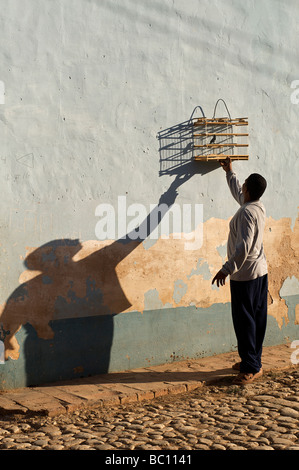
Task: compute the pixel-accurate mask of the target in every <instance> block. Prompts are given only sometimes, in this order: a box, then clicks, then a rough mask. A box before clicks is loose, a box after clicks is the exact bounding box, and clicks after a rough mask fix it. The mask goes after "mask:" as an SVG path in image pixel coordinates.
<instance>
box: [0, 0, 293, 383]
mask: <svg viewBox="0 0 299 470" xmlns="http://www.w3.org/2000/svg"><path fill="white" fill-rule="evenodd" d="M298 16H299V5H298V3H297V2H296V1H295V0H288V2H281V1H279V0H248V1H246V2H240V1H237V0H235V1H234V0H226V1H225V2H224V1H223V0H214V1H210V0H201V1H197V0H185V1H184V2H181V1H170V0H154V1H150V2H149V1H147V0H142V1H135V0H114V1H110V0H97V1H96V0H94V1H92V0H76V1H75V2H71V7H70V6H69V5H66V3H65V2H61V1H59V0H51V1H50V0H44V1H43V2H40V1H38V0H10V1H9V2H5V7H4V8H1V12H0V25H1V44H0V60H1V72H0V74H1V75H0V81H1V83H2V84H4V85H5V87H4V88H5V99H4V100H2V101H1V100H0V142H1V152H0V183H1V194H2V204H1V208H0V210H1V227H0V243H1V246H0V249H1V257H0V270H1V277H0V278H1V285H0V297H1V299H0V304H1V305H3V306H4V305H5V302H6V301H7V299H8V298H9V296H11V294H12V293H13V292H14V291H15V289H17V288H18V286H19V284H20V276H21V274H22V273H23V272H24V270H25V267H24V257H25V256H26V252H27V247H29V248H30V247H40V246H42V245H44V244H46V243H49V242H51V241H53V240H59V239H65V238H70V239H79V240H80V241H82V242H84V241H88V240H94V239H95V226H96V222H97V219H96V217H95V209H96V207H97V206H98V205H99V204H101V203H109V204H112V205H113V206H114V207H117V198H118V196H120V195H126V197H127V202H128V204H132V203H140V204H143V205H145V206H146V207H149V205H150V204H156V203H157V202H158V200H159V198H160V196H161V194H163V192H164V191H165V190H166V189H167V188H168V187H169V185H170V183H171V181H173V179H174V177H173V176H169V175H168V174H166V175H162V176H161V175H160V176H159V171H160V161H159V159H160V157H161V153H160V152H159V139H158V138H157V137H158V134H159V132H161V131H163V130H165V129H167V128H170V127H172V126H174V125H176V124H179V123H182V122H185V121H186V120H188V119H189V117H190V115H191V114H192V112H193V110H194V108H195V107H196V106H198V105H200V106H201V107H202V108H203V110H204V112H205V114H206V116H207V117H212V114H213V111H214V105H215V103H216V101H217V99H218V98H223V99H224V100H225V101H226V103H227V106H228V108H229V111H230V113H231V115H232V116H234V117H244V116H246V117H248V119H249V132H250V159H249V161H248V162H238V163H235V169H236V171H237V172H238V174H239V176H240V179H241V180H243V179H245V177H246V176H247V175H248V174H249V173H250V172H259V173H261V174H263V175H265V177H266V178H267V181H268V189H267V192H266V194H265V196H264V198H263V201H264V204H265V206H266V208H267V214H268V216H269V217H273V218H274V219H275V220H279V219H282V218H290V219H291V221H292V225H294V223H295V220H296V217H297V215H298V206H299V204H298V202H299V201H298V169H299V168H298V161H299V160H298V145H297V144H298V128H299V126H298V120H299V105H298V104H296V102H292V100H291V96H292V93H294V89H292V88H291V85H292V83H293V82H294V80H296V79H298V78H299V72H298V59H299V51H298V40H297V38H298ZM0 88H1V87H0ZM2 88H3V87H2ZM2 88H1V89H2ZM293 96H294V95H293ZM219 112H220V113H221V114H222V115H225V108H224V107H221V104H220V105H219ZM198 115H200V113H199V114H198ZM198 168H199V167H198ZM193 170H194V166H193ZM202 173H203V174H202ZM190 202H191V203H198V204H203V215H204V221H208V220H209V219H211V218H216V219H218V218H219V219H225V220H227V219H228V218H229V217H231V216H232V215H233V213H234V212H235V210H236V204H235V203H234V202H233V201H232V200H231V198H230V197H229V195H228V193H227V188H226V183H225V179H224V174H223V171H222V169H220V168H216V167H213V169H212V171H210V170H209V171H207V172H206V171H204V172H201V171H199V170H198V171H195V174H194V175H193V176H192V178H191V179H190V180H189V181H188V182H186V184H184V185H183V186H181V188H180V190H179V194H178V197H177V199H176V203H178V204H179V205H180V206H182V205H183V204H186V203H190ZM145 246H146V243H145ZM159 270H163V266H158V267H157V271H159ZM203 275H204V273H203ZM292 275H293V273H290V277H292ZM45 282H46V280H45ZM298 294H299V291H298V285H297V284H296V283H294V282H293V283H291V284H289V288H288V296H289V298H290V299H297V297H296V295H298ZM290 302H291V304H292V305H293V303H294V300H293V301H291V300H290ZM292 302H293V303H292ZM188 308H189V311H188V313H186V310H184V313H183V314H181V312H182V310H180V309H178V310H177V311H175V310H174V311H173V310H171V309H170V310H167V314H166V310H165V309H164V310H163V311H162V310H159V309H156V310H149V312H150V313H147V314H146V315H144V316H143V317H141V316H140V314H138V312H137V313H136V312H135V313H134V312H130V314H129V315H127V316H126V321H124V320H123V318H124V315H126V314H121V315H119V318H118V317H113V318H114V320H113V322H111V321H110V320H107V322H108V323H107V324H105V327H103V328H104V329H103V331H107V336H108V339H107V342H108V344H107V345H106V346H105V347H106V349H108V350H109V349H111V351H110V350H109V351H108V352H107V351H106V352H104V355H106V356H107V357H108V359H107V358H106V359H105V360H104V359H103V361H104V363H105V366H104V367H102V365H101V364H100V363H101V360H100V359H99V360H95V363H96V364H100V365H99V366H98V368H97V367H96V366H95V368H94V370H93V371H92V372H93V373H94V372H96V371H97V370H101V367H102V368H103V369H107V370H108V369H109V368H112V369H113V370H115V369H122V368H126V367H131V366H133V365H134V366H141V365H146V364H147V363H148V360H149V359H148V358H149V355H148V354H149V351H148V349H147V348H148V346H146V344H153V345H154V348H153V349H154V351H153V357H154V359H153V362H156V363H158V362H161V361H167V360H170V359H169V358H170V353H172V352H176V350H177V348H178V347H179V349H178V350H179V351H182V354H178V356H181V357H184V356H185V355H189V356H190V355H192V356H194V357H196V356H197V355H201V354H203V353H204V352H205V353H207V354H213V353H217V352H219V351H218V348H217V347H216V344H221V345H222V344H223V346H221V348H220V350H221V351H225V350H230V349H231V348H234V347H235V343H234V336H233V332H232V330H231V325H230V320H229V318H230V317H229V305H228V304H227V303H222V304H219V305H218V304H215V305H213V306H211V307H210V308H211V309H212V310H211V311H212V318H213V320H212V324H213V325H214V327H213V328H214V330H213V334H212V335H208V336H207V335H206V333H205V329H204V328H203V326H202V324H201V322H200V318H201V316H200V315H204V316H205V317H206V316H207V315H208V314H209V309H202V310H201V309H199V310H198V309H196V308H194V307H192V306H190V307H188ZM294 308H295V307H292V312H293V313H290V318H291V319H292V320H291V322H290V324H289V325H288V332H289V333H290V335H289V333H288V335H289V336H288V337H291V336H292V335H293V337H294V339H296V338H297V337H298V325H296V324H295V317H294V315H295V313H294V312H295V310H294ZM223 310H224V311H225V320H223V323H219V321H220V318H223V317H221V315H222V314H223ZM190 312H191V313H190ZM189 313H190V314H191V317H192V318H193V319H195V318H196V319H197V321H198V323H197V322H196V321H195V322H193V320H192V322H191V324H189V323H186V322H187V318H188V315H189ZM40 315H42V312H41V313H40ZM76 315H77V316H78V313H76ZM197 315H199V316H197ZM71 316H72V314H71V313H70V312H68V313H67V315H66V316H64V315H63V313H61V315H60V317H59V315H58V317H57V314H56V317H55V321H58V322H59V321H62V322H64V321H69V322H70V323H68V325H73V326H71V328H73V330H74V331H73V334H74V338H73V340H72V341H73V342H74V343H72V342H70V344H68V343H67V341H71V340H70V338H68V339H67V340H65V341H66V342H65V341H64V339H61V338H62V337H61V338H60V337H59V334H58V330H57V331H56V330H55V328H54V330H55V335H56V336H55V337H54V339H53V341H54V343H55V341H56V343H55V344H56V346H57V348H58V347H59V346H58V345H59V344H60V339H61V342H62V343H64V345H63V350H62V351H61V354H62V355H64V354H66V353H67V351H69V355H70V356H71V355H72V351H73V350H74V348H76V347H77V346H76V341H77V340H76V338H77V334H78V333H77V330H76V329H77V327H78V323H77V322H78V321H79V322H80V319H79V320H78V319H76V321H75V320H74V321H73V322H72V321H71ZM82 316H83V320H82V322H83V323H84V325H85V328H86V331H85V333H84V332H83V333H82V335H83V341H86V348H87V349H88V348H89V342H88V340H87V339H85V340H84V337H85V336H86V338H87V333H88V332H89V331H90V330H89V328H90V327H91V324H88V325H87V323H86V321H85V322H84V315H83V314H82ZM26 318H27V317H26V314H24V322H23V325H24V324H25V323H26ZM28 318H29V317H28ZM53 318H54V316H53ZM65 318H67V320H66V319H65ZM140 318H142V319H143V321H144V325H143V327H142V328H140V331H142V332H143V333H144V334H145V335H146V338H147V339H145V340H144V343H143V339H142V337H140V338H139V339H138V341H139V342H140V344H141V343H143V344H144V345H145V346H144V348H145V349H144V351H143V353H142V354H141V357H140V355H139V352H138V351H140V348H139V345H138V344H139V343H138V341H137V342H135V343H134V342H133V343H132V337H131V335H132V331H134V329H135V328H139V323H138V322H139V321H140ZM173 318H175V325H176V329H173V330H171V334H170V336H169V338H168V340H167V341H166V342H165V345H164V346H165V348H164V350H163V348H162V350H161V347H160V346H161V344H160V343H159V340H158V338H159V336H158V337H157V338H156V339H155V335H156V334H158V333H159V331H158V332H157V331H156V330H155V329H153V326H154V325H155V324H156V323H157V324H159V325H162V329H163V328H166V325H167V324H168V322H170V324H171V321H172V320H171V319H173ZM21 320H22V319H21ZM90 321H95V322H96V323H97V322H101V321H103V322H104V320H100V319H93V320H90ZM221 321H222V320H221ZM180 322H182V324H180ZM273 322H274V323H273ZM21 323H22V321H21ZM112 323H113V325H112ZM270 324H271V325H272V324H273V334H272V333H271V331H272V330H270V331H269V334H270V336H271V338H272V342H275V341H282V340H284V339H283V338H284V335H283V333H282V330H281V329H280V330H279V329H278V330H277V328H278V327H277V322H276V321H275V320H273V319H272V318H271V319H270ZM192 325H193V326H195V330H194V338H193V339H192V341H191V344H192V347H190V349H189V350H188V351H187V352H186V344H187V343H188V340H186V341H185V342H186V344H185V343H184V341H183V337H184V335H180V336H179V338H178V337H177V336H176V334H177V333H176V332H177V331H183V332H184V334H186V335H187V334H188V331H189V328H191V327H192ZM28 328H29V329H28V331H29V332H30V337H31V336H32V335H33V336H34V330H35V329H34V328H32V326H31V327H30V326H29V327H28ZM57 328H59V325H58V324H57ZM222 328H223V331H225V333H223V331H222V330H221V329H222ZM125 331H127V333H125ZM277 332H278V333H277ZM124 333H125V334H124ZM129 333H130V334H129ZM26 334H29V333H26V328H25V326H23V327H22V328H21V330H20V331H19V332H18V333H17V337H18V338H19V344H20V357H19V359H18V360H12V359H9V361H7V362H6V363H5V364H0V371H1V377H2V379H1V380H2V383H3V384H4V385H3V387H4V388H5V387H6V385H5V381H7V382H6V383H8V382H9V380H8V376H9V375H10V374H11V373H12V372H11V371H12V370H14V371H15V372H14V374H13V375H14V377H15V379H14V380H15V382H14V384H15V386H20V385H22V384H27V385H28V381H30V380H31V379H30V380H29V379H26V370H27V371H28V370H30V371H32V370H33V369H35V361H36V360H37V357H38V354H34V351H33V352H32V351H31V353H30V355H29V356H28V357H26V352H25V346H26V345H25V339H24V338H25V337H26ZM104 336H105V335H104ZM223 336H224V337H225V338H226V339H225V340H224V341H223V343H222V342H221V339H220V338H222V337H223ZM196 337H197V338H198V347H197V346H196V340H195V338H196ZM148 338H151V341H150V342H149V343H148ZM32 341H33V343H30V344H37V343H39V344H41V343H43V341H46V342H47V341H49V340H42V339H38V338H36V343H34V341H35V340H34V339H32ZM219 341H220V343H219ZM181 342H182V343H183V344H182V346H180V344H181ZM178 343H179V346H177V344H178ZM43 344H44V343H43ZM47 344H48V343H47ZM49 344H50V343H49ZM82 344H83V345H84V342H83V343H82ZM95 344H96V342H95ZM158 344H160V346H159V347H158V346H157V345H158ZM202 344H204V345H205V346H204V347H203V346H202ZM120 345H121V346H120ZM39 347H41V346H39ZM92 347H94V346H92ZM72 348H73V349H72ZM46 349H47V348H46ZM104 349H105V348H104ZM83 350H84V346H83ZM125 351H127V352H126V353H125ZM145 351H146V352H145ZM155 351H156V353H155ZM110 353H111V354H110ZM82 354H83V355H84V353H82ZM88 354H91V353H88ZM88 354H87V356H88ZM96 354H97V353H95V356H96ZM99 355H100V353H99ZM54 356H55V354H54ZM54 356H53V357H54ZM75 356H76V355H74V357H75ZM95 356H94V357H95ZM106 356H105V357H106ZM29 357H30V361H31V362H30V361H29V359H28V358H29ZM88 357H90V356H88ZM126 357H130V361H129V360H128V359H127V358H126ZM56 360H57V356H55V360H54V359H53V361H54V362H52V363H51V365H49V364H48V363H47V364H48V365H47V367H46V369H47V370H51V373H50V376H49V377H50V378H51V380H52V379H55V370H58V369H56V362H55V361H56ZM76 360H77V359H76ZM76 360H75V359H74V364H69V365H68V366H67V367H69V369H68V370H69V372H68V371H67V370H65V371H64V372H63V373H61V374H64V375H65V376H71V375H72V372H70V371H71V370H72V368H74V367H75V366H77V365H78V364H77V362H76ZM26 361H27V362H28V364H27V365H26ZM29 362H30V364H29ZM75 362H76V363H75ZM107 364H108V366H107ZM28 367H29V368H28ZM41 369H42V366H41ZM22 370H23V371H25V372H24V373H23V372H22ZM36 370H39V369H38V367H37V368H36ZM30 373H31V372H30ZM24 374H25V375H24ZM53 374H54V375H53ZM61 374H60V372H57V378H60V376H61ZM39 377H40V376H39V373H36V377H34V379H32V380H39ZM49 377H46V378H45V380H48V378H49ZM41 380H42V379H41Z"/></svg>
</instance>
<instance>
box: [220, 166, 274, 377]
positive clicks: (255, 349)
mask: <svg viewBox="0 0 299 470" xmlns="http://www.w3.org/2000/svg"><path fill="white" fill-rule="evenodd" d="M221 166H222V167H223V169H224V171H225V172H226V179H227V183H228V186H229V188H230V191H231V193H232V196H233V197H234V198H235V199H236V201H237V202H238V203H239V204H240V206H241V207H240V208H239V210H238V211H237V212H236V214H235V215H234V217H233V218H232V220H231V221H230V224H229V237H228V242H227V256H228V260H227V262H226V263H225V264H224V265H223V266H222V268H221V269H220V271H218V273H217V274H216V276H215V277H214V279H213V281H212V284H214V282H215V281H216V283H217V286H218V287H219V285H224V284H225V279H226V277H227V276H228V275H229V276H230V290H231V306H232V318H233V325H234V330H235V333H236V337H237V344H238V353H239V356H240V358H241V362H240V363H237V364H235V365H234V366H233V368H234V369H236V370H239V375H238V376H237V377H236V378H235V380H234V383H236V384H239V385H245V384H248V383H251V382H252V381H253V380H254V379H255V378H257V377H259V376H261V375H262V363H261V355H262V345H263V341H264V336H265V332H266V324H267V294H268V274H267V273H268V269H267V261H266V257H265V254H264V249H263V233H264V226H265V217H266V211H265V208H264V205H263V204H262V203H261V202H260V200H259V199H260V197H261V196H262V194H263V193H264V191H265V189H266V186H267V182H266V180H265V179H264V178H263V177H262V176H261V175H258V174H257V173H253V174H251V175H250V176H249V177H248V178H247V179H246V180H245V183H244V184H243V186H242V187H241V185H240V183H239V181H238V179H237V177H236V174H235V173H234V172H233V170H232V164H231V160H230V159H229V158H228V159H226V160H225V161H223V162H221Z"/></svg>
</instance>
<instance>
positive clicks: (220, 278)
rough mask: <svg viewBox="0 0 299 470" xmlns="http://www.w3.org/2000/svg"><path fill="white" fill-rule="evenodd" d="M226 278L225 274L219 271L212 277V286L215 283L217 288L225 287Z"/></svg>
mask: <svg viewBox="0 0 299 470" xmlns="http://www.w3.org/2000/svg"><path fill="white" fill-rule="evenodd" d="M226 277H227V274H224V273H223V272H222V271H221V269H220V271H218V273H217V274H216V276H215V277H214V279H213V281H212V284H214V282H215V281H216V282H217V287H219V284H220V285H221V286H224V285H225V278H226Z"/></svg>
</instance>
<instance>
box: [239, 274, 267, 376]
mask: <svg viewBox="0 0 299 470" xmlns="http://www.w3.org/2000/svg"><path fill="white" fill-rule="evenodd" d="M230 289H231V306H232V317H233V325H234V329H235V333H236V337H237V344H238V353H239V356H240V358H241V366H240V372H252V373H256V372H258V371H259V370H260V368H261V367H262V363H261V357H262V346H263V341H264V337H265V333H266V325H267V294H268V275H267V274H266V275H265V276H262V277H258V278H256V279H253V280H252V281H230Z"/></svg>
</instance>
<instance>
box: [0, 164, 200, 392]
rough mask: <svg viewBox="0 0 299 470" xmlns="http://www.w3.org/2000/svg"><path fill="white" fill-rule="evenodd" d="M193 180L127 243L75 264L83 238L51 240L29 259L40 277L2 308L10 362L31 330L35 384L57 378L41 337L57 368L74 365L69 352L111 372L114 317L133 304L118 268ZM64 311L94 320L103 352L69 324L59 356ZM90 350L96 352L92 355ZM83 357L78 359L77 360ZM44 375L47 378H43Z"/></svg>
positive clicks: (182, 177)
mask: <svg viewBox="0 0 299 470" xmlns="http://www.w3.org/2000/svg"><path fill="white" fill-rule="evenodd" d="M191 176H192V175H191V174H190V173H188V174H179V175H177V176H176V178H175V179H174V181H173V182H172V183H171V185H170V186H169V188H168V189H167V190H166V192H165V193H164V194H162V195H161V197H160V199H159V203H158V205H157V206H156V207H155V209H154V210H153V211H151V213H150V214H148V216H147V217H146V218H145V220H144V221H143V222H142V223H141V224H140V226H139V227H138V228H136V229H135V230H133V231H132V232H130V233H127V234H126V236H125V237H123V238H122V239H118V240H115V241H114V242H112V243H110V244H107V245H106V246H105V247H103V248H101V249H98V250H96V251H94V252H92V253H91V254H89V255H87V256H86V257H84V258H83V259H78V260H76V261H75V260H74V257H75V255H77V254H78V253H79V252H80V250H81V248H82V245H81V243H80V242H79V240H70V239H65V240H64V239H61V240H53V241H50V242H49V243H46V244H45V245H43V246H41V247H39V248H37V249H36V250H34V251H32V252H31V253H30V254H29V255H28V256H27V257H26V260H25V265H26V267H27V269H28V271H27V274H29V275H30V274H32V275H33V276H34V277H32V278H30V279H29V280H27V281H25V282H23V283H22V284H21V285H20V286H19V287H18V288H17V289H16V290H15V291H14V292H13V293H12V294H11V295H10V297H9V298H8V300H7V302H6V304H5V305H4V308H3V310H2V313H1V317H0V321H1V326H2V339H4V344H5V358H6V360H7V359H8V358H11V359H15V360H16V359H18V358H19V354H20V352H19V344H18V342H17V339H16V333H17V332H18V331H19V330H20V329H21V327H22V326H23V327H25V330H26V331H27V335H28V336H27V339H26V341H29V342H30V336H34V335H35V339H34V340H32V346H27V347H26V357H25V361H26V368H27V369H28V375H30V377H31V378H30V382H35V383H41V382H40V380H42V381H43V382H44V381H48V380H49V379H51V380H52V377H49V376H47V373H46V370H45V369H46V368H45V366H44V365H43V361H46V360H48V359H47V358H44V357H43V355H45V354H47V353H43V352H42V351H41V350H39V349H36V346H37V341H38V340H40V339H44V340H52V343H51V344H52V349H51V354H50V356H51V360H52V361H53V364H54V366H53V367H55V363H57V364H58V363H59V367H60V368H61V370H62V369H63V367H64V366H63V364H64V363H66V362H67V363H69V361H68V360H67V359H66V358H65V357H64V355H63V350H64V352H65V354H67V355H68V356H73V354H74V358H75V357H76V358H77V359H78V360H79V358H81V362H82V361H83V363H85V365H86V370H88V363H89V362H92V361H93V360H95V361H96V362H97V364H98V366H97V367H98V369H97V370H96V371H94V373H105V372H107V371H108V368H109V361H110V349H111V345H112V340H113V316H114V315H117V314H118V313H120V312H123V311H125V310H126V309H128V308H129V307H130V306H131V303H130V301H129V300H128V298H127V297H126V294H125V292H124V291H123V289H122V286H121V284H120V282H119V279H118V276H117V272H116V266H117V265H118V264H119V263H120V262H121V261H122V260H123V259H124V258H125V257H126V256H128V255H129V254H130V253H131V252H132V251H133V250H135V249H136V248H137V247H138V246H139V245H140V244H141V243H142V242H143V241H144V240H145V238H147V237H148V236H149V235H150V233H151V232H152V231H153V230H154V229H155V228H156V227H157V225H158V224H159V223H160V222H161V220H162V218H163V217H164V216H165V214H166V213H167V211H168V210H169V209H170V207H171V206H172V205H173V204H174V201H175V199H176V197H177V195H178V192H177V190H178V188H179V187H180V186H181V185H182V184H183V183H185V182H186V181H187V180H188V179H189V178H190V177H191ZM140 234H146V236H143V237H142V236H140ZM95 247H96V242H95ZM77 258H79V257H77ZM59 312H63V314H64V315H65V318H68V319H69V322H70V321H71V322H74V321H75V319H77V320H78V321H79V322H80V320H82V319H85V320H86V317H88V320H90V325H93V326H91V328H92V331H90V335H91V336H95V337H94V339H93V341H95V342H96V343H97V345H98V346H97V347H98V351H96V350H95V349H93V348H92V347H91V348H89V346H88V341H89V340H90V343H91V342H92V340H91V338H89V339H88V338H87V344H86V342H85V341H83V340H82V337H81V341H80V335H79V334H77V336H76V335H75V340H74V338H72V332H71V330H72V326H71V325H70V323H68V325H67V327H66V328H65V330H64V332H65V333H63V334H62V337H61V342H62V343H63V342H64V346H63V347H62V349H61V344H60V346H59V347H58V346H57V355H58V356H57V357H55V344H57V345H58V343H57V342H56V343H55V341H56V338H55V336H56V335H57V336H58V337H59V334H60V333H61V331H60V332H59V331H56V330H55V331H54V329H55V328H54V323H55V322H53V320H54V319H59ZM95 318H97V319H98V321H99V322H98V323H96V324H93V322H92V321H91V319H95ZM104 319H105V320H104ZM103 321H105V327H103V325H104V324H103ZM101 322H102V323H101ZM101 325H102V326H101ZM101 327H103V328H104V330H103V332H104V333H103V332H102V333H101V332H99V331H96V330H97V329H98V328H101ZM53 328H54V329H53ZM79 329H80V327H79ZM57 341H58V340H57ZM80 342H81V344H80ZM101 342H102V345H101ZM28 344H29V343H28ZM103 344H104V347H103ZM70 345H73V346H70ZM71 347H73V348H76V351H72V349H71ZM48 349H49V348H48ZM89 350H90V351H92V353H88V351H89ZM93 354H96V355H97V357H96V358H95V357H93ZM77 359H74V361H73V362H75V360H77ZM29 362H30V364H29ZM34 362H38V363H39V364H40V366H39V367H36V372H33V369H34V364H33V363H34ZM66 367H67V368H69V369H71V370H73V368H74V364H73V365H72V367H70V366H69V365H67V366H66ZM83 369H84V367H83ZM29 371H30V374H29ZM41 374H42V375H43V379H41V377H40V375H41ZM61 374H66V375H67V374H69V376H68V377H67V378H71V377H72V376H73V372H68V373H67V372H65V371H64V372H61ZM36 375H37V377H36ZM34 376H35V377H34ZM64 378H66V377H64ZM28 380H29V379H28ZM31 384H32V383H30V385H31Z"/></svg>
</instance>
